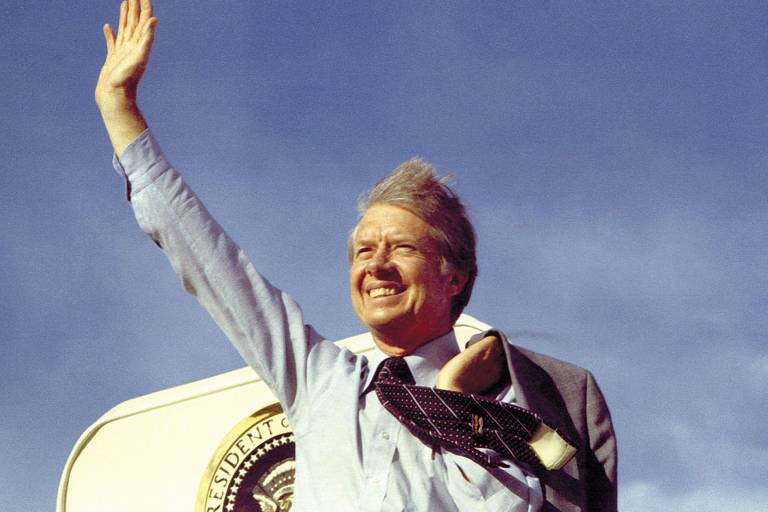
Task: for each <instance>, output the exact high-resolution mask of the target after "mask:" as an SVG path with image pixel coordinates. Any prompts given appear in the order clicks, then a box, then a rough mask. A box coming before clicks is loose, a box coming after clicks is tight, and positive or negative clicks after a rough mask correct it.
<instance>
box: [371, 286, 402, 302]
mask: <svg viewBox="0 0 768 512" xmlns="http://www.w3.org/2000/svg"><path fill="white" fill-rule="evenodd" d="M401 291H402V290H400V289H399V288H397V287H394V286H377V287H374V288H370V289H369V290H368V296H369V297H370V298H372V299H376V298H379V297H391V296H392V295H397V294H398V293H400V292H401Z"/></svg>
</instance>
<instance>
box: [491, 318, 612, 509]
mask: <svg viewBox="0 0 768 512" xmlns="http://www.w3.org/2000/svg"><path fill="white" fill-rule="evenodd" d="M499 334H500V335H501V337H502V338H503V339H504V340H505V341H506V343H505V350H506V355H507V362H508V364H509V368H510V373H511V375H510V378H511V379H512V385H513V386H514V389H515V393H516V399H517V401H518V402H519V403H520V405H522V406H523V407H526V408H528V409H530V410H532V411H534V412H536V413H537V414H539V415H540V416H541V417H542V418H543V419H544V420H545V421H546V423H547V424H548V425H550V426H552V427H553V428H556V429H557V430H558V431H559V432H562V433H563V434H564V435H565V436H566V437H567V438H568V439H570V440H571V441H573V442H574V443H576V445H577V448H578V451H577V453H576V456H575V457H574V458H573V459H571V461H570V462H568V464H566V465H565V466H564V467H563V468H562V469H559V470H557V471H546V472H544V473H543V474H541V475H539V476H540V481H541V485H542V488H543V491H544V500H545V504H544V507H543V511H544V512H555V511H560V512H615V511H616V510H617V508H618V505H617V486H616V435H615V433H614V431H613V425H612V423H611V415H610V412H609V411H608V406H607V405H606V403H605V399H604V398H603V394H602V392H601V391H600V388H599V387H598V386H597V382H595V378H594V377H593V376H592V374H591V373H590V372H589V371H587V370H585V369H583V368H579V367H578V366H575V365H573V364H570V363H566V362H563V361H559V360H557V359H554V358H552V357H549V356H545V355H542V354H538V353H536V352H532V351H530V350H527V349H524V348H521V347H518V346H515V345H513V344H511V343H510V342H509V340H507V338H506V336H504V334H503V333H499Z"/></svg>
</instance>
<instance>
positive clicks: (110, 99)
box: [96, 88, 139, 117]
mask: <svg viewBox="0 0 768 512" xmlns="http://www.w3.org/2000/svg"><path fill="white" fill-rule="evenodd" d="M96 106H97V107H98V108H99V110H100V111H101V114H102V116H104V117H113V116H115V115H123V114H126V113H131V114H134V113H137V112H138V111H139V106H138V104H137V102H136V95H135V94H130V93H129V92H128V91H126V90H124V89H118V88H115V89H111V90H109V91H97V92H96Z"/></svg>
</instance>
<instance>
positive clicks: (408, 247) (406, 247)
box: [395, 244, 416, 251]
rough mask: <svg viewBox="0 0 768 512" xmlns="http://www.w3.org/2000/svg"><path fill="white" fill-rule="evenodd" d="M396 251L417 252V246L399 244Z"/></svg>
mask: <svg viewBox="0 0 768 512" xmlns="http://www.w3.org/2000/svg"><path fill="white" fill-rule="evenodd" d="M395 249H398V250H401V251H415V250H416V246H415V245H413V244H397V245H396V246H395Z"/></svg>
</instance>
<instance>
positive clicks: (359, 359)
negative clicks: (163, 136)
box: [96, 0, 616, 511]
mask: <svg viewBox="0 0 768 512" xmlns="http://www.w3.org/2000/svg"><path fill="white" fill-rule="evenodd" d="M156 24H157V20H156V19H155V18H154V17H153V16H152V5H151V2H150V0H141V4H139V0H130V1H128V2H123V3H122V4H121V8H120V23H119V31H118V33H117V35H116V36H115V34H114V33H113V31H112V29H111V28H110V27H109V26H108V25H106V26H105V28H104V34H105V38H106V44H107V58H106V60H105V63H104V66H103V68H102V70H101V73H100V76H99V81H98V84H97V86H96V102H97V104H98V106H99V109H100V111H101V113H102V116H103V119H104V122H105V125H106V127H107V131H108V132H109V135H110V139H111V141H112V144H113V146H114V149H115V155H116V158H115V166H116V168H117V169H118V170H119V171H120V172H122V173H123V174H124V175H125V176H126V179H127V181H128V191H129V200H130V201H131V204H132V206H133V208H134V212H135V215H136V218H137V220H138V222H139V225H140V226H141V228H142V229H143V230H144V231H145V232H146V233H147V234H149V235H150V236H151V237H152V238H153V239H154V240H155V242H156V243H157V244H158V245H159V246H160V247H161V249H163V251H164V252H165V253H166V255H167V256H168V258H169V259H170V261H171V264H172V266H173V268H174V270H175V271H176V272H177V273H178V274H179V276H180V277H181V279H182V282H183V283H184V286H185V287H186V289H187V290H188V291H189V292H190V293H191V294H193V295H195V296H196V297H197V298H198V300H199V301H200V303H201V304H202V305H203V306H204V307H205V308H206V309H207V310H208V311H209V313H210V314H211V315H212V316H213V318H214V319H215V320H216V322H217V323H218V324H219V326H220V327H221V328H222V329H223V330H224V332H225V333H226V334H227V336H228V337H229V338H230V339H231V340H232V342H233V343H234V345H235V346H236V347H237V349H238V350H239V351H240V353H241V354H242V356H243V357H244V359H245V360H246V361H247V362H248V363H249V364H250V365H251V366H252V367H253V368H254V369H255V370H256V371H257V372H258V373H259V375H260V376H261V377H262V378H263V379H264V380H265V381H266V382H267V383H268V384H269V386H270V387H271V388H272V390H273V391H274V392H275V394H276V396H277V397H278V398H279V400H280V402H281V404H282V406H283V408H284V410H285V411H286V414H287V416H288V418H289V420H290V422H291V425H292V427H293V429H294V433H295V438H296V484H295V495H294V504H295V508H296V510H372V511H373V510H376V511H381V510H441V511H442V510H445V511H452V510H462V511H475V510H493V511H496V510H508V511H539V510H562V511H577V510H582V511H583V510H599V511H603V510H605V511H611V510H616V483H615V482H616V445H615V437H614V434H613V429H612V426H611V421H610V415H609V413H608V409H607V406H606V405H605V402H604V400H603V398H602V395H601V393H600V390H599V388H598V387H597V385H596V383H595V381H594V379H593V378H592V376H591V375H590V374H589V373H588V372H586V371H585V370H582V369H580V368H577V367H574V366H572V365H569V364H567V363H562V362H559V361H556V360H554V359H551V358H548V357H546V356H542V355H539V354H535V353H533V352H529V351H526V350H523V349H521V348H518V347H515V346H513V345H511V344H510V343H509V342H508V340H507V339H506V337H505V336H504V334H503V333H501V332H499V331H489V332H488V333H484V334H483V335H482V336H478V337H477V339H474V340H473V341H472V342H471V343H470V346H469V347H468V348H467V349H466V350H464V351H460V349H459V347H458V346H457V343H456V339H455V337H454V335H453V330H452V325H453V323H454V321H455V320H456V318H457V317H458V315H459V314H460V313H461V311H462V310H463V308H464V306H466V304H467V302H468V301H469V297H470V294H471V290H472V285H473V283H474V279H475V276H476V274H477V268H476V263H475V239H474V232H473V230H472V227H471V224H470V223H469V220H468V219H467V216H466V214H465V212H464V208H463V206H462V204H461V202H460V201H459V199H458V197H456V196H455V194H454V193H453V192H452V191H451V190H450V189H449V188H448V187H446V186H445V185H444V184H443V183H442V182H441V181H440V180H438V179H436V178H435V176H434V174H433V171H432V169H431V167H430V166H429V165H428V164H425V163H424V162H421V161H419V160H411V161H409V162H406V163H405V164H403V165H401V166H400V167H398V169H396V170H395V172H393V173H392V174H391V175H390V176H388V177H387V178H385V179H384V180H382V181H381V182H380V183H379V184H377V185H376V186H375V187H374V188H373V189H372V190H371V191H370V192H369V194H368V195H367V197H366V198H365V200H364V201H363V202H362V204H361V214H362V217H361V219H360V221H359V223H358V224H357V226H356V227H355V229H354V231H353V233H352V235H351V237H350V242H349V258H350V294H351V297H352V303H353V305H354V308H355V311H356V312H357V314H358V316H359V317H360V319H361V320H362V321H363V323H364V324H365V325H366V326H367V327H368V329H369V330H370V332H371V335H372V336H373V339H374V341H375V343H376V347H377V350H375V351H374V353H373V354H372V355H368V356H356V355H354V354H352V353H350V352H348V351H345V350H342V349H340V348H338V347H337V346H336V345H334V344H333V343H329V342H327V341H325V340H323V338H322V337H321V336H320V335H319V334H317V332H315V331H314V330H313V329H312V328H311V327H309V326H307V325H306V324H305V322H304V319H303V317H302V314H301V310H300V309H299V307H298V306H297V305H296V304H295V303H294V302H293V300H292V299H291V298H290V297H288V296H287V295H285V294H284V293H282V292H281V291H280V290H278V289H276V288H275V287H273V286H272V285H271V284H270V283H269V282H268V281H267V280H266V279H264V277H262V276H261V275H260V274H259V273H258V272H256V270H255V269H254V268H253V265H252V264H251V262H250V261H249V260H248V259H247V257H246V256H245V255H244V254H243V253H242V251H241V250H240V249H239V247H238V246H237V245H236V244H235V243H234V242H233V241H232V240H231V239H230V238H229V237H228V236H227V235H226V233H225V232H224V231H223V230H222V229H221V227H219V225H218V224H217V223H216V222H215V221H214V220H213V219H212V218H211V216H210V215H209V214H208V212H207V211H206V209H205V207H204V206H203V205H202V203H201V202H200V201H199V199H198V198H197V197H196V196H195V194H194V193H193V192H192V191H191V190H190V189H189V187H188V186H187V185H186V184H185V183H184V181H183V179H182V178H181V176H180V175H179V174H178V173H177V172H176V171H175V170H174V169H173V168H172V166H171V165H170V164H169V163H168V161H167V160H166V159H165V156H164V155H163V153H162V150H161V149H160V147H159V146H158V144H157V142H156V141H155V139H154V138H153V136H152V134H151V132H150V131H149V130H148V128H147V124H146V122H145V120H144V118H143V117H142V115H141V113H140V111H139V109H138V106H137V103H136V89H137V86H138V83H139V80H140V78H141V76H142V74H143V71H144V69H145V67H146V65H147V62H148V58H149V53H150V49H151V46H152V43H153V39H154V32H155V26H156ZM118 156H119V159H118ZM391 362H395V363H396V364H401V366H399V367H398V368H400V369H402V363H403V362H404V363H405V365H404V366H405V368H406V370H405V373H404V374H403V375H406V377H407V379H411V380H410V381H409V383H410V384H414V385H413V386H412V387H410V388H407V387H404V386H403V385H402V382H403V381H404V380H405V379H403V380H398V379H400V377H393V375H395V371H394V370H390V368H394V366H393V367H390V366H389V365H390V363H391ZM398 371H400V370H398ZM387 372H389V373H387ZM385 375H386V376H387V377H384V376H385ZM385 378H391V379H394V380H387V381H386V382H385ZM388 385H389V386H390V388H387V386H388ZM419 386H421V387H419ZM433 386H434V387H437V388H442V389H447V390H453V391H460V392H466V393H474V394H475V398H472V397H466V396H465V395H460V394H457V393H454V394H453V395H450V393H449V395H450V396H452V397H456V399H457V400H463V399H464V398H471V399H472V400H475V401H476V402H477V403H483V404H491V403H496V402H492V400H490V399H497V400H499V401H500V402H505V403H510V402H515V403H517V404H519V405H521V406H523V407H525V408H528V409H530V410H531V411H534V412H535V413H537V414H538V415H539V416H540V418H541V419H542V420H543V423H542V425H544V424H546V425H548V426H549V427H552V428H553V429H554V431H556V432H559V433H561V434H562V436H563V438H566V439H568V440H569V441H570V443H572V444H573V445H574V446H575V447H576V456H575V457H573V458H572V459H570V460H569V461H568V462H567V463H565V461H566V460H567V457H564V458H563V460H562V461H561V462H562V463H564V464H565V465H564V466H563V467H562V468H559V465H557V464H555V465H552V466H551V469H546V468H544V467H542V465H541V464H538V462H540V461H539V459H538V458H537V457H536V456H535V455H534V456H533V458H532V459H526V458H525V457H517V456H516V454H509V453H501V454H499V453H498V451H496V450H492V449H489V448H487V447H486V448H483V449H482V450H472V449H471V448H467V449H465V448H462V447H458V448H457V445H456V443H454V445H451V442H450V439H449V440H448V441H445V439H443V440H442V441H441V442H438V441H435V438H434V437H433V435H434V432H432V431H430V432H432V433H429V434H424V433H423V431H419V430H418V429H416V428H414V423H413V421H412V420H410V419H409V417H408V416H407V415H403V414H400V412H398V411H393V410H392V403H393V402H392V400H390V398H388V397H387V395H386V389H394V390H395V391H394V392H395V393H398V392H401V391H403V390H406V391H407V392H408V393H413V392H417V391H418V390H425V389H426V390H430V389H434V388H433ZM403 392H405V391H403ZM380 393H381V395H380ZM432 393H434V395H435V396H436V397H438V399H441V400H442V399H443V398H441V397H446V399H447V398H448V396H447V395H445V394H440V393H438V391H432ZM481 394H482V395H484V396H485V397H487V398H490V399H489V400H488V401H482V400H484V398H481V397H478V396H477V395H481ZM416 406H417V407H421V406H420V405H419V404H418V402H416ZM489 407H490V405H489ZM499 407H502V406H499ZM512 409H514V408H512ZM514 410H515V411H518V409H514ZM516 414H517V413H516ZM519 414H521V415H523V416H521V417H522V418H528V419H530V418H533V420H532V421H535V422H537V424H538V421H539V420H538V419H537V418H536V417H534V416H532V415H531V414H530V413H528V412H526V411H522V412H519ZM426 416H427V418H429V414H427V415H426ZM457 417H458V416H457ZM426 421H428V422H429V421H431V420H429V419H427V420H426ZM525 421H527V419H526V420H525ZM409 422H410V423H409ZM472 422H473V423H472V435H473V436H476V437H478V438H480V437H482V436H483V433H484V432H487V429H488V428H489V426H487V425H484V424H483V421H482V418H480V417H479V416H473V419H472ZM465 427H466V425H465ZM467 428H468V427H467ZM542 428H543V427H542ZM435 430H438V431H439V429H435ZM537 432H539V431H538V430H537ZM502 434H503V435H506V433H504V432H502ZM502 434H500V435H502ZM528 434H531V432H530V431H528ZM535 437H536V435H533V436H530V435H529V436H527V437H526V439H525V440H526V441H530V443H531V446H534V444H535V443H534V441H535V439H534V438H535ZM555 437H557V438H558V439H560V437H559V436H555ZM499 439H502V438H501V437H499ZM462 446H463V445H462ZM522 446H523V448H522V450H523V453H528V452H525V450H529V451H530V450H533V452H535V453H536V454H539V452H538V451H536V450H535V448H528V444H526V443H525V442H523V443H522ZM513 451H514V450H513ZM533 452H531V453H533ZM516 453H517V452H516ZM563 453H566V452H563ZM568 453H570V452H568ZM486 459H487V461H488V463H484V460H486ZM494 461H495V462H494ZM534 462H535V463H534Z"/></svg>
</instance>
